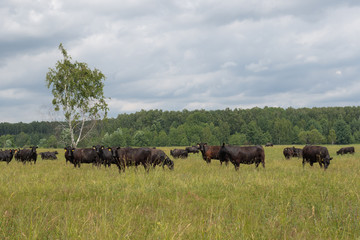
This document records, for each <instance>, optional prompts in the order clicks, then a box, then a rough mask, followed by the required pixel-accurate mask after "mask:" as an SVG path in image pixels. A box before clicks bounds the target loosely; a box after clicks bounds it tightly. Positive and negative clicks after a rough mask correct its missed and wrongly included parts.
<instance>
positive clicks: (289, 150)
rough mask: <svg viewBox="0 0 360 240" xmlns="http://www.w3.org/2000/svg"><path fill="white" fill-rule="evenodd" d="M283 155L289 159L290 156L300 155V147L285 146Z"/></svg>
mask: <svg viewBox="0 0 360 240" xmlns="http://www.w3.org/2000/svg"><path fill="white" fill-rule="evenodd" d="M283 154H284V157H285V158H286V159H290V158H292V157H298V158H299V157H301V156H302V149H301V148H295V147H286V148H284V150H283Z"/></svg>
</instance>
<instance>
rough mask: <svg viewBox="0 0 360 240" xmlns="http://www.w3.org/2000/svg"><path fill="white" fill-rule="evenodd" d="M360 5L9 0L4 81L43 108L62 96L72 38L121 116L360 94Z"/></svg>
mask: <svg viewBox="0 0 360 240" xmlns="http://www.w3.org/2000/svg"><path fill="white" fill-rule="evenodd" d="M359 9H360V3H359V2H358V1H351V0H347V1H341V2H339V1H335V0H330V1H325V0H320V1H315V2H314V1H310V0H306V1H285V0H281V1H276V2H274V1H265V0H256V1H252V2H249V1H243V0H241V1H230V0H228V1H222V2H218V1H204V0H197V1H187V0H186V1H164V0H147V1H137V0H136V1H133V0H132V1H130V0H129V1H122V2H121V3H118V1H112V0H105V1H103V2H99V1H83V0H81V1H36V2H34V1H25V2H22V3H21V4H19V3H16V2H13V1H6V0H5V1H2V2H1V3H0V13H1V14H0V15H1V16H0V20H1V21H0V32H1V33H2V34H1V35H0V80H1V81H0V86H1V88H2V90H4V91H6V89H9V88H11V89H14V88H16V89H20V88H26V89H27V91H28V92H29V94H30V96H31V97H29V99H28V101H27V104H30V103H31V106H30V105H26V106H25V105H21V99H17V100H16V102H14V104H16V107H17V108H22V107H26V108H28V109H32V110H33V111H39V109H41V106H42V104H43V103H44V102H46V101H47V100H46V99H51V94H50V91H49V90H48V89H46V87H45V75H46V72H47V70H48V68H49V67H54V65H55V63H56V61H57V60H60V59H61V54H60V52H59V51H58V49H57V47H58V45H59V43H60V42H62V43H63V44H64V46H65V48H66V49H67V50H68V52H69V54H70V55H71V56H72V57H73V59H74V60H77V61H82V62H86V63H88V64H89V66H90V67H91V68H93V67H96V68H98V69H100V70H101V71H102V72H103V73H104V74H105V75H106V76H107V79H106V81H105V95H106V96H108V97H111V98H112V100H111V108H110V111H111V113H110V115H111V116H116V115H117V114H118V113H120V112H122V111H124V112H129V111H136V110H140V109H142V108H143V109H147V108H161V109H165V110H181V109H183V108H188V109H194V108H196V107H197V106H198V108H206V109H215V108H226V107H230V108H234V107H253V106H259V107H262V106H266V105H268V106H282V107H288V106H293V107H303V106H317V105H319V106H326V104H328V105H329V106H334V105H336V104H337V103H338V104H339V105H342V104H359V101H358V98H357V97H356V94H355V93H354V91H351V89H350V88H353V89H357V88H358V87H357V85H356V82H357V81H358V76H359V73H360V69H359V67H357V65H358V59H359V53H360V48H359V44H358V38H359V34H358V33H359V31H358V30H360V29H359V28H360V27H359V26H360V25H359V24H358V23H359V22H360V17H359V16H358V12H359ZM339 72H341V74H339ZM14 84H15V85H16V87H14V86H13V85H14ZM24 104H25V103H24ZM14 106H15V105H14ZM10 109H11V108H10ZM10 109H8V108H7V109H6V111H11V110H10ZM0 111H2V112H3V106H1V105H0ZM4 111H5V110H4ZM10 116H11V114H9V117H7V118H6V119H10V120H11V118H10ZM12 116H13V118H12V120H11V121H25V120H22V119H24V116H21V115H17V113H16V112H13V114H12ZM31 117H32V116H31V115H29V116H28V118H27V121H31ZM33 117H34V119H33V120H36V118H37V116H36V115H33ZM4 119H5V118H4ZM10 120H9V121H10Z"/></svg>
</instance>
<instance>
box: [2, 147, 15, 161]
mask: <svg viewBox="0 0 360 240" xmlns="http://www.w3.org/2000/svg"><path fill="white" fill-rule="evenodd" d="M14 153H15V150H13V149H10V150H4V151H2V150H0V161H3V162H6V163H7V164H9V162H11V160H12V158H13V156H14Z"/></svg>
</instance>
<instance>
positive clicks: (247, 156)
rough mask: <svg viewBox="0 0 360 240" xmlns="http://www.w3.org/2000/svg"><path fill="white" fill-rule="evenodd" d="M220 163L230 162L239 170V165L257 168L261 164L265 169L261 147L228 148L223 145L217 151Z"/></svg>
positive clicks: (263, 153)
mask: <svg viewBox="0 0 360 240" xmlns="http://www.w3.org/2000/svg"><path fill="white" fill-rule="evenodd" d="M219 158H220V161H230V162H231V163H232V164H234V166H235V170H238V169H239V165H240V163H242V164H253V163H255V166H256V167H258V166H259V164H260V163H261V164H262V166H263V167H264V168H265V152H264V149H263V147H262V146H247V147H240V146H229V145H225V144H223V145H222V147H221V148H220V151H219Z"/></svg>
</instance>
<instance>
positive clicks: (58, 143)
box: [0, 107, 360, 148]
mask: <svg viewBox="0 0 360 240" xmlns="http://www.w3.org/2000/svg"><path fill="white" fill-rule="evenodd" d="M67 138H68V134H67V133H66V131H64V130H62V129H61V128H60V127H59V124H58V123H55V122H33V123H29V124H26V123H15V124H10V123H0V143H1V144H2V147H3V148H5V147H23V146H30V145H39V146H42V147H63V146H64V145H66V144H67V141H68V139H67ZM198 142H207V143H208V144H210V145H219V144H222V143H223V142H225V143H229V144H236V145H243V144H265V143H267V142H272V143H274V144H350V143H359V142H360V107H324V108H299V109H295V108H287V109H283V108H274V107H265V108H252V109H234V110H231V109H225V110H212V111H207V110H194V111H188V110H183V111H162V110H149V111H145V110H142V111H140V112H136V113H132V114H119V115H118V117H117V118H110V119H106V120H103V121H99V122H98V125H97V128H96V129H95V131H94V132H93V134H92V135H91V136H90V137H89V138H88V139H87V140H86V141H84V142H82V143H81V144H80V145H79V146H91V145H93V144H94V143H101V144H104V145H107V146H189V145H194V144H196V143H198Z"/></svg>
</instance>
